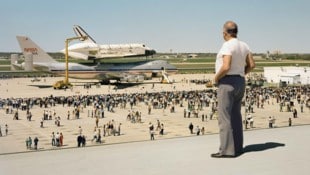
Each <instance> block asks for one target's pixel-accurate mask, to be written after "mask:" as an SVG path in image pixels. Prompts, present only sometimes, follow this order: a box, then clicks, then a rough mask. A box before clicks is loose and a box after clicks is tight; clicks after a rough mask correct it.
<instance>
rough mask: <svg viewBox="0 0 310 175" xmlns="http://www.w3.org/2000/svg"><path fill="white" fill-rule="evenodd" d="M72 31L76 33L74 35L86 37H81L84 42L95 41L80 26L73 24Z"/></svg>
mask: <svg viewBox="0 0 310 175" xmlns="http://www.w3.org/2000/svg"><path fill="white" fill-rule="evenodd" d="M73 31H74V33H75V34H76V36H79V37H87V38H86V39H81V41H83V42H86V43H96V41H95V40H94V39H93V38H92V37H91V36H89V35H88V33H86V32H85V30H84V29H83V28H82V27H81V26H79V25H74V26H73Z"/></svg>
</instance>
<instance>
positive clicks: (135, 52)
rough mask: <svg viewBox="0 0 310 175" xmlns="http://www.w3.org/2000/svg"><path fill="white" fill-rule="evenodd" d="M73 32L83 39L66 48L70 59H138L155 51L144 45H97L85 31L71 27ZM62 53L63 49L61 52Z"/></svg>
mask: <svg viewBox="0 0 310 175" xmlns="http://www.w3.org/2000/svg"><path fill="white" fill-rule="evenodd" d="M73 31H74V33H75V34H76V36H78V37H81V38H82V37H84V38H86V39H81V42H80V43H75V44H72V45H70V46H69V47H68V55H69V56H70V57H72V58H78V59H84V60H94V61H96V60H98V59H107V58H122V57H139V56H151V55H154V54H155V53H156V51H155V50H153V49H151V48H149V47H147V46H146V45H145V44H138V43H128V44H104V45H100V44H97V43H96V41H95V40H94V39H93V38H92V37H91V36H90V35H89V34H88V33H86V31H85V30H84V29H83V28H82V27H81V26H78V25H74V26H73ZM61 52H62V53H64V52H65V49H63V50H61Z"/></svg>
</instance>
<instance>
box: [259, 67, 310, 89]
mask: <svg viewBox="0 0 310 175" xmlns="http://www.w3.org/2000/svg"><path fill="white" fill-rule="evenodd" d="M264 77H265V78H266V80H267V82H268V83H280V81H281V82H286V84H303V85H306V84H310V67H294V66H290V67H264Z"/></svg>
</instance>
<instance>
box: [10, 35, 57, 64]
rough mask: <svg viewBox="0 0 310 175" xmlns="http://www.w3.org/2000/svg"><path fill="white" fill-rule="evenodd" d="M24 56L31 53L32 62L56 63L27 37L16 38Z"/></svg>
mask: <svg viewBox="0 0 310 175" xmlns="http://www.w3.org/2000/svg"><path fill="white" fill-rule="evenodd" d="M16 38H17V41H18V43H19V46H20V48H21V50H22V52H23V54H24V55H26V54H28V53H31V54H32V55H33V56H32V57H33V62H49V63H51V62H57V61H56V60H54V59H53V58H52V57H51V56H50V55H48V54H47V53H46V52H45V51H44V50H43V49H41V48H40V47H39V46H38V45H37V44H36V43H34V42H33V41H32V40H31V39H30V38H29V37H27V36H16Z"/></svg>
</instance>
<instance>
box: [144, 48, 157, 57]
mask: <svg viewBox="0 0 310 175" xmlns="http://www.w3.org/2000/svg"><path fill="white" fill-rule="evenodd" d="M154 54H156V51H155V50H153V49H150V50H145V55H146V56H150V55H154Z"/></svg>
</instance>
